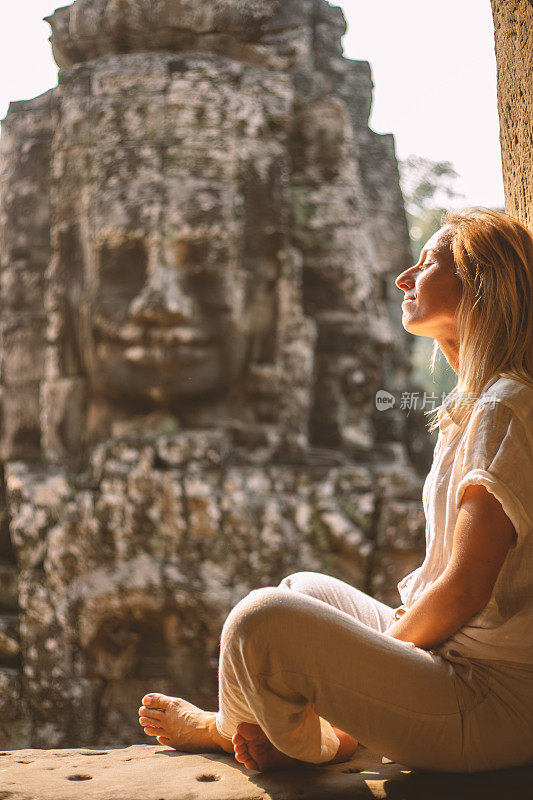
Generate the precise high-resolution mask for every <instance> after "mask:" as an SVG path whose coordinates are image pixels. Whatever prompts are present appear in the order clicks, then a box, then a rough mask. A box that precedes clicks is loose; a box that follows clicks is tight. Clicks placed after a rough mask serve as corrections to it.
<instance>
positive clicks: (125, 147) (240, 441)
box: [0, 0, 424, 747]
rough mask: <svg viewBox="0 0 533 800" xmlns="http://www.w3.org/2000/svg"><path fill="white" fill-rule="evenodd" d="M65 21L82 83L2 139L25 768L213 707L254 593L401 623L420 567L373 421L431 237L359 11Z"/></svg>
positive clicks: (403, 478)
mask: <svg viewBox="0 0 533 800" xmlns="http://www.w3.org/2000/svg"><path fill="white" fill-rule="evenodd" d="M48 21H49V22H50V25H51V27H52V45H53V51H54V56H55V59H56V61H57V63H58V65H59V67H60V71H59V81H58V86H57V87H56V88H54V89H52V90H50V91H49V92H47V93H46V94H44V95H42V96H41V97H38V98H35V99H34V100H29V101H23V102H18V103H12V104H11V106H10V109H9V113H8V115H7V118H6V120H5V121H4V123H3V127H2V144H1V148H2V149H1V158H2V173H1V207H0V223H1V240H0V246H1V283H0V287H1V302H2V310H3V314H2V327H1V357H2V396H1V400H2V429H1V457H2V461H3V479H2V493H3V494H2V497H0V500H1V499H2V498H3V500H2V502H3V503H4V506H5V509H6V511H5V514H4V519H5V524H4V527H3V529H2V533H1V534H0V542H1V550H0V558H1V559H2V561H1V562H0V572H2V571H3V572H2V574H5V582H4V584H3V585H5V586H6V587H7V588H6V589H5V590H3V592H4V595H5V597H3V596H2V595H0V611H1V610H2V609H3V611H4V612H6V613H4V615H3V616H2V615H1V614H0V619H2V620H4V623H3V625H4V629H5V630H4V634H3V637H4V638H3V639H2V638H0V662H2V660H3V663H4V666H3V667H0V684H2V685H3V686H4V688H5V689H6V692H7V691H8V692H9V693H10V694H9V695H8V696H9V698H10V702H9V708H7V707H6V709H3V720H4V722H5V720H6V719H9V714H11V716H12V718H13V717H14V718H15V720H14V721H12V722H10V723H9V725H8V727H7V729H6V731H5V732H4V734H3V736H2V734H1V733H0V736H2V741H1V742H0V745H1V746H2V747H8V746H16V745H17V744H18V743H26V742H27V741H28V738H27V737H29V740H30V741H31V744H32V746H35V747H58V746H76V745H88V744H100V745H104V744H109V743H113V744H119V743H122V744H126V743H130V742H135V741H142V740H143V734H142V731H141V730H140V729H138V726H137V724H136V708H137V707H138V705H139V702H138V701H139V698H140V697H141V696H142V694H144V693H145V692H146V691H147V690H149V689H156V690H160V691H167V692H172V693H174V694H181V695H184V696H187V697H189V698H190V699H191V700H193V702H198V703H200V704H202V703H207V704H209V705H212V704H214V703H215V702H216V664H217V646H218V636H219V633H220V629H221V626H222V623H223V621H224V618H225V616H226V615H227V613H228V611H229V610H230V609H231V607H232V606H233V605H234V604H235V603H236V602H237V601H238V600H239V599H240V598H241V597H242V596H243V595H244V594H246V593H247V592H248V591H249V590H251V589H252V588H255V587H257V586H262V585H272V584H275V583H277V582H279V580H280V579H281V578H282V577H283V576H284V575H286V574H288V573H290V572H293V571H295V570H301V569H311V570H320V571H327V572H329V573H330V574H334V575H337V576H338V577H340V578H342V579H344V580H348V581H350V582H352V583H353V584H355V585H357V586H359V587H360V588H362V589H364V590H365V591H368V592H371V593H373V594H374V595H375V596H377V597H380V598H381V599H383V600H384V601H385V602H389V603H391V604H393V605H394V604H396V603H398V602H399V596H398V594H397V592H396V582H397V581H398V580H400V578H401V577H403V575H405V574H406V573H407V572H408V571H410V570H411V569H413V568H414V567H415V566H416V565H418V564H419V563H420V561H421V558H422V555H423V533H424V518H423V513H422V506H421V488H422V487H421V480H420V477H419V476H418V475H417V473H416V471H415V470H414V469H413V462H412V459H411V456H410V451H409V447H408V438H409V437H408V436H407V431H406V424H407V423H406V415H405V413H404V412H400V411H399V410H398V409H389V410H388V411H386V412H380V411H376V406H375V393H376V391H377V390H378V389H380V388H384V389H386V390H388V391H389V392H394V391H400V390H403V389H405V388H407V374H408V371H409V358H408V354H409V353H408V351H409V338H410V337H408V336H407V334H405V332H404V331H403V329H402V327H401V322H400V318H401V315H400V309H399V301H400V300H401V297H400V295H399V292H398V290H397V289H396V288H395V286H394V277H395V276H396V275H397V274H398V273H399V272H400V271H401V270H402V269H403V268H404V267H405V265H406V264H408V263H410V258H411V254H410V252H409V240H408V233H407V227H406V221H405V214H404V209H403V202H402V197H401V193H400V189H399V183H398V171H397V163H396V158H395V153H394V143H393V139H392V137H391V136H381V135H377V134H375V133H374V132H373V131H371V130H370V129H369V127H368V117H369V113H370V106H371V93H372V82H371V76H370V69H369V66H368V64H367V63H366V62H357V61H350V60H348V59H346V58H344V57H343V55H342V48H341V44H340V41H341V37H342V35H343V33H344V31H345V21H344V18H343V16H342V14H341V12H340V9H338V8H335V7H333V6H331V5H330V4H329V3H328V2H327V1H326V0H283V2H280V1H279V0H263V1H262V2H260V1H259V0H204V2H202V3H198V2H197V1H196V0H159V2H156V3H154V2H150V1H149V0H76V2H74V3H73V4H72V5H70V6H68V7H66V8H61V9H58V10H57V11H56V12H55V13H54V14H53V16H51V17H50V18H49V20H48ZM17 614H18V617H19V618H20V633H19V636H18V643H17V634H16V622H17ZM0 630H1V629H0ZM2 642H3V645H2ZM13 698H19V701H18V705H17V703H15V702H13ZM0 706H1V703H0ZM0 724H1V723H0ZM25 737H26V738H25Z"/></svg>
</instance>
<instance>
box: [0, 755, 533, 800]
mask: <svg viewBox="0 0 533 800" xmlns="http://www.w3.org/2000/svg"><path fill="white" fill-rule="evenodd" d="M0 776H1V784H0V785H1V787H2V788H1V790H0V797H1V798H2V800H74V799H75V800H337V798H339V800H340V799H341V798H343V799H344V798H345V799H346V800H348V799H350V800H355V799H356V798H366V800H372V798H402V800H427V798H431V799H432V800H461V798H465V800H466V798H476V800H477V799H478V798H479V800H481V799H482V798H483V800H504V799H505V800H507V798H510V797H520V798H521V797H524V798H525V797H526V790H527V789H529V788H530V787H531V778H532V777H533V768H531V767H522V768H518V769H514V770H495V771H492V772H484V773H477V774H476V773H471V774H466V773H464V774H463V773H462V774H450V773H442V772H417V771H413V770H410V769H408V768H406V767H404V766H402V765H399V764H395V763H392V762H391V763H386V764H383V763H381V759H378V758H377V757H376V756H375V755H374V754H373V753H371V752H370V751H368V750H365V749H364V748H361V749H360V751H359V752H358V753H357V754H356V756H355V757H354V758H353V759H352V760H351V761H349V762H348V763H346V764H335V765H331V766H324V767H309V768H303V769H296V770H287V771H285V772H277V773H270V774H260V773H256V772H248V771H247V770H245V769H243V768H242V767H241V765H239V764H237V762H236V761H235V760H234V759H233V758H231V757H230V756H216V755H187V754H182V753H177V752H176V751H174V750H171V749H169V748H165V747H161V746H160V745H158V746H155V747H152V746H146V745H134V746H132V747H128V748H125V749H116V750H19V751H17V752H7V753H0Z"/></svg>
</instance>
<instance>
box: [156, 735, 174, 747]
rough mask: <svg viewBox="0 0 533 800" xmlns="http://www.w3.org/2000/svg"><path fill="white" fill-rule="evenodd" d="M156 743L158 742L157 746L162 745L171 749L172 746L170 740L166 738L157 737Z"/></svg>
mask: <svg viewBox="0 0 533 800" xmlns="http://www.w3.org/2000/svg"><path fill="white" fill-rule="evenodd" d="M157 741H158V742H159V744H164V745H166V746H167V747H172V745H171V743H170V739H167V737H166V736H158V737H157Z"/></svg>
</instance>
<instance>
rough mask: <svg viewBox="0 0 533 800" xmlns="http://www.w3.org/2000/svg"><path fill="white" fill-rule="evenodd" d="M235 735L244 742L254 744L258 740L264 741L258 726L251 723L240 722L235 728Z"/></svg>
mask: <svg viewBox="0 0 533 800" xmlns="http://www.w3.org/2000/svg"><path fill="white" fill-rule="evenodd" d="M236 735H239V736H241V737H242V739H243V740H244V741H246V742H255V741H256V740H258V739H259V740H263V739H266V736H265V734H264V733H263V731H262V730H261V728H260V727H259V725H253V724H252V723H251V722H241V724H240V725H238V726H237V734H236Z"/></svg>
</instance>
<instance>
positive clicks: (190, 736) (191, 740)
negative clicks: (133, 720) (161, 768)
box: [139, 694, 233, 753]
mask: <svg viewBox="0 0 533 800" xmlns="http://www.w3.org/2000/svg"><path fill="white" fill-rule="evenodd" d="M215 717H216V714H215V713H214V712H210V711H202V709H201V708H197V707H196V706H193V704H192V703H189V702H187V700H182V699H181V698H180V697H169V696H168V695H166V694H147V695H145V696H144V697H143V699H142V706H141V707H140V708H139V724H140V725H141V726H142V727H143V728H144V732H145V733H146V734H147V735H148V736H155V738H156V739H157V741H158V742H159V744H164V745H167V746H168V747H174V748H175V749H176V750H181V751H183V752H184V753H220V752H224V753H232V752H233V745H232V743H231V741H230V739H224V737H223V736H221V735H220V733H219V732H218V729H217V727H216V725H215Z"/></svg>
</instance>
